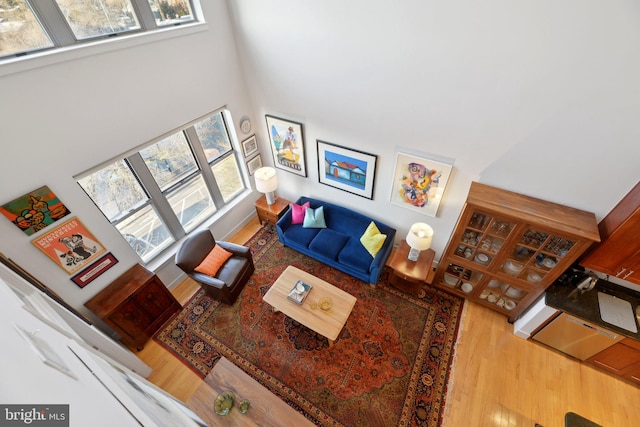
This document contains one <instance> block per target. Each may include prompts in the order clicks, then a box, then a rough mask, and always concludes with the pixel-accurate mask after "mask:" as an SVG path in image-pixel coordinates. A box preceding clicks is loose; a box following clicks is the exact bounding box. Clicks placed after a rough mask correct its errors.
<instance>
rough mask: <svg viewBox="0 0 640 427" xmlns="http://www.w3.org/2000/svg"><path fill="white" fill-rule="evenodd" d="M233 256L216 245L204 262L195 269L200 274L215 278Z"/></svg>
mask: <svg viewBox="0 0 640 427" xmlns="http://www.w3.org/2000/svg"><path fill="white" fill-rule="evenodd" d="M232 255H233V254H232V253H231V252H229V251H227V250H226V249H223V248H222V247H221V246H220V245H215V246H214V247H213V249H211V251H210V252H209V254H208V255H207V256H206V257H205V258H204V259H203V260H202V262H201V263H200V264H199V265H198V266H197V267H196V268H194V270H195V271H197V272H198V273H202V274H206V275H207V276H212V277H215V275H216V273H218V270H220V267H222V264H224V263H225V262H227V260H228V259H229V258H231V256H232Z"/></svg>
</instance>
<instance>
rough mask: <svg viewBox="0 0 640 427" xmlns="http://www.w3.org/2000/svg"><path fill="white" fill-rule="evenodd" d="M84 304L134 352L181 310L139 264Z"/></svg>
mask: <svg viewBox="0 0 640 427" xmlns="http://www.w3.org/2000/svg"><path fill="white" fill-rule="evenodd" d="M84 305H85V307H87V308H88V309H89V310H91V311H92V312H93V313H94V314H95V315H96V316H98V318H100V319H101V320H102V321H104V322H105V323H106V324H107V325H109V326H110V327H111V328H113V329H114V330H115V331H116V332H118V333H119V334H120V336H121V340H122V341H123V342H124V343H125V344H127V345H129V346H131V347H134V348H136V349H138V350H140V349H142V347H143V346H144V344H145V343H146V342H147V340H149V338H151V337H152V336H153V334H155V333H156V332H157V331H158V330H159V329H160V327H161V326H162V325H163V324H164V323H165V322H166V321H167V320H169V319H170V318H171V317H172V316H173V315H174V314H175V313H177V312H178V311H180V309H181V308H182V307H181V306H180V303H179V302H178V301H177V300H176V299H175V298H174V296H173V295H172V294H171V292H169V289H167V287H166V286H165V285H164V284H163V283H162V282H161V281H160V279H159V278H158V277H157V276H156V275H155V274H153V273H152V272H151V271H149V270H147V269H146V268H144V267H142V266H141V265H139V264H136V265H134V266H133V267H131V268H130V269H129V270H128V271H127V272H125V273H124V274H123V275H122V276H120V277H119V278H118V279H116V280H115V281H114V282H113V283H111V284H110V285H109V286H107V287H106V288H104V289H103V290H102V291H100V292H99V293H98V294H97V295H96V296H94V297H93V298H91V299H90V300H89V301H87V302H86V303H85V304H84Z"/></svg>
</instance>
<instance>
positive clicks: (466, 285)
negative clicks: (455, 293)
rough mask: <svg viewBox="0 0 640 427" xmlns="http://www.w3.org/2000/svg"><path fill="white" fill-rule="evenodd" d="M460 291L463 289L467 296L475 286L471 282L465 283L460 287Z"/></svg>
mask: <svg viewBox="0 0 640 427" xmlns="http://www.w3.org/2000/svg"><path fill="white" fill-rule="evenodd" d="M460 289H462V292H464V293H465V294H468V293H469V292H471V291H472V290H473V285H472V284H471V283H469V282H464V283H463V284H462V286H460Z"/></svg>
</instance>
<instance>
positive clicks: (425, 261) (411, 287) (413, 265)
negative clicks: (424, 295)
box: [388, 240, 436, 296]
mask: <svg viewBox="0 0 640 427" xmlns="http://www.w3.org/2000/svg"><path fill="white" fill-rule="evenodd" d="M410 250H411V248H410V247H409V245H408V244H407V242H406V241H405V240H403V241H402V242H400V245H399V246H398V249H396V251H395V253H394V254H393V257H392V258H391V261H390V262H389V264H388V265H389V268H391V270H393V274H392V275H391V277H390V278H389V282H390V283H391V285H393V286H395V287H396V288H398V289H401V290H403V291H405V292H408V293H410V294H413V295H415V296H419V294H420V289H421V285H422V284H423V283H430V282H431V280H432V279H433V265H432V264H433V258H434V256H435V254H436V253H435V251H434V250H433V249H427V250H425V251H421V252H420V256H419V257H418V260H417V261H411V260H409V259H408V258H407V257H408V256H409V251H410Z"/></svg>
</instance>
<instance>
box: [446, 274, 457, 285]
mask: <svg viewBox="0 0 640 427" xmlns="http://www.w3.org/2000/svg"><path fill="white" fill-rule="evenodd" d="M444 282H445V283H446V284H447V286H455V285H456V284H457V283H458V279H456V278H455V277H453V276H449V275H446V274H445V275H444Z"/></svg>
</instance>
